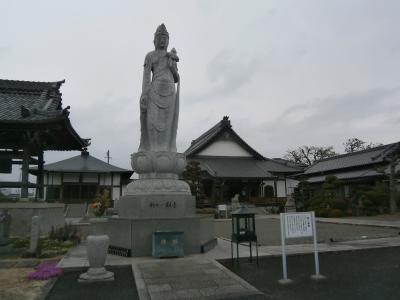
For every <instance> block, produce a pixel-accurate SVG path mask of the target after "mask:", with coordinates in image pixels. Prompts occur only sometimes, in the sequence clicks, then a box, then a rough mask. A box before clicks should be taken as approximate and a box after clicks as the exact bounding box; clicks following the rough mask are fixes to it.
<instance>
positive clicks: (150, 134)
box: [139, 50, 179, 152]
mask: <svg viewBox="0 0 400 300" xmlns="http://www.w3.org/2000/svg"><path fill="white" fill-rule="evenodd" d="M151 73H152V76H151ZM150 77H151V81H150ZM142 97H145V104H144V107H141V111H140V122H141V138H140V146H139V152H140V151H170V152H176V132H177V127H178V114H179V83H178V92H177V91H176V88H175V80H174V76H173V74H172V72H171V69H170V64H169V57H168V55H167V52H166V51H165V50H155V51H152V52H150V53H148V54H147V55H146V58H145V63H144V71H143V87H142Z"/></svg>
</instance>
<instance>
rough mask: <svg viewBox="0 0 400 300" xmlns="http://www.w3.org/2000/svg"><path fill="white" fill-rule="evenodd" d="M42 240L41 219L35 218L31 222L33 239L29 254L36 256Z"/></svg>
mask: <svg viewBox="0 0 400 300" xmlns="http://www.w3.org/2000/svg"><path fill="white" fill-rule="evenodd" d="M39 239H40V219H39V216H33V217H32V222H31V239H30V244H29V253H32V254H36V253H37V251H38V247H39Z"/></svg>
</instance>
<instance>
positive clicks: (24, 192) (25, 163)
mask: <svg viewBox="0 0 400 300" xmlns="http://www.w3.org/2000/svg"><path fill="white" fill-rule="evenodd" d="M29 160H30V155H29V150H28V149H27V148H25V149H24V151H23V154H22V178H21V200H22V201H27V200H28V184H29Z"/></svg>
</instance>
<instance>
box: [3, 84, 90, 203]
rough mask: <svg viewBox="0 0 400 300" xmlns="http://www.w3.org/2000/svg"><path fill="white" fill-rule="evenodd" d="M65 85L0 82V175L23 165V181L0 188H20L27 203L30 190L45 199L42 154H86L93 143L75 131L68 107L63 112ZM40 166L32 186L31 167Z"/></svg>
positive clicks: (22, 197)
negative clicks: (62, 87)
mask: <svg viewBox="0 0 400 300" xmlns="http://www.w3.org/2000/svg"><path fill="white" fill-rule="evenodd" d="M64 82H65V81H56V82H33V81H17V80H3V79H0V137H1V138H0V173H11V172H12V166H13V165H18V164H19V165H22V176H21V180H20V181H2V182H0V187H1V188H18V189H20V191H21V194H20V198H21V199H24V200H27V198H28V189H29V188H35V189H36V197H37V198H39V199H43V197H44V187H43V184H44V181H43V164H44V160H43V152H44V151H48V150H56V151H66V150H78V151H81V150H84V149H85V148H86V147H88V146H89V144H90V140H89V139H84V138H81V137H80V136H79V134H78V133H77V132H76V131H75V130H74V128H73V127H72V125H71V122H70V120H69V117H68V116H69V108H70V107H69V106H67V107H65V108H63V105H62V98H61V96H62V94H61V92H60V87H61V85H62V84H63V83H64ZM30 165H37V166H38V167H37V172H36V175H37V180H36V183H34V182H29V166H30Z"/></svg>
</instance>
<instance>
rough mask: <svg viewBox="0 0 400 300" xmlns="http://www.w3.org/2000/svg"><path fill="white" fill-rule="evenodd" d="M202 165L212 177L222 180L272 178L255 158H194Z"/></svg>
mask: <svg viewBox="0 0 400 300" xmlns="http://www.w3.org/2000/svg"><path fill="white" fill-rule="evenodd" d="M193 160H194V161H197V162H199V163H200V167H201V169H202V170H204V171H206V172H207V173H208V174H210V176H212V177H220V178H271V177H274V176H273V175H272V174H271V173H270V172H268V171H267V170H266V169H265V167H264V165H263V164H260V162H261V161H260V160H257V159H255V158H253V157H210V156H198V157H195V158H193Z"/></svg>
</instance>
